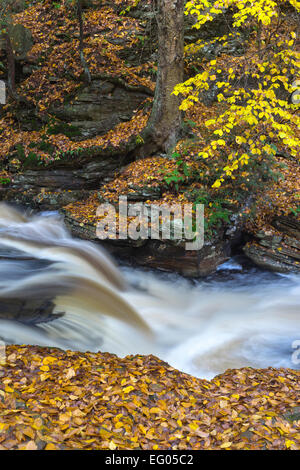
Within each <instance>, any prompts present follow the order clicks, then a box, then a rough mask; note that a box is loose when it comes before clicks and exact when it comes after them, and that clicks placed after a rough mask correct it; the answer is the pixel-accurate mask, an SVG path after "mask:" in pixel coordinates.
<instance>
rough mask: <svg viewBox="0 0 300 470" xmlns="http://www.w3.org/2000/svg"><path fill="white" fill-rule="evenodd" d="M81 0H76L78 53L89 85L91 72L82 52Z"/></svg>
mask: <svg viewBox="0 0 300 470" xmlns="http://www.w3.org/2000/svg"><path fill="white" fill-rule="evenodd" d="M81 1H82V0H77V19H78V24H79V53H80V62H81V65H82V68H83V71H84V80H85V82H86V83H87V84H88V85H90V84H91V82H92V78H91V73H90V69H89V66H88V64H87V61H86V60H85V57H84V52H83V20H82V5H81Z"/></svg>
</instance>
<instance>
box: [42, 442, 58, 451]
mask: <svg viewBox="0 0 300 470" xmlns="http://www.w3.org/2000/svg"><path fill="white" fill-rule="evenodd" d="M44 450H56V447H55V445H54V444H52V442H49V444H47V445H46V447H45V449H44Z"/></svg>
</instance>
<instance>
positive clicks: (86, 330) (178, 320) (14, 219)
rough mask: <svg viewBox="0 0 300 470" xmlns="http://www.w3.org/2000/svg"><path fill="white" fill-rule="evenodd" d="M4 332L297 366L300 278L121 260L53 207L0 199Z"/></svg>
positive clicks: (208, 373) (219, 365)
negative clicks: (30, 207) (161, 267)
mask: <svg viewBox="0 0 300 470" xmlns="http://www.w3.org/2000/svg"><path fill="white" fill-rule="evenodd" d="M227 272H228V273H229V274H228V275H226V273H227ZM0 339H2V340H3V341H5V342H7V343H16V344H38V345H42V346H54V347H59V348H62V349H72V350H80V351H99V350H101V351H102V352H105V351H107V352H111V353H115V354H118V355H119V356H125V355H127V354H150V353H151V354H155V355H157V356H159V357H160V358H161V359H164V360H166V361H167V362H169V363H170V364H171V365H172V366H174V367H177V368H179V369H180V370H183V371H186V372H189V373H191V374H193V375H196V376H200V377H207V378H209V377H212V376H214V375H215V374H217V373H220V372H223V371H224V370H226V369H227V368H236V367H244V366H251V367H268V366H272V367H290V368H297V367H298V368H299V365H298V364H297V363H296V362H295V361H294V362H293V360H292V357H293V352H294V350H293V345H294V344H295V342H296V341H299V340H300V278H299V276H296V275H291V276H283V275H277V274H272V273H267V272H263V271H259V270H258V269H254V268H253V269H252V270H249V271H248V272H245V273H244V272H243V271H241V270H240V269H239V265H238V264H237V263H236V262H231V263H227V265H224V267H223V268H222V267H220V269H219V270H218V273H217V274H216V276H215V277H212V278H208V279H205V280H187V279H184V278H182V277H181V276H177V275H167V274H165V273H164V274H159V273H157V272H156V273H155V272H150V271H146V270H141V269H133V268H125V267H122V268H120V267H118V266H117V264H116V263H115V261H114V260H113V259H111V257H110V256H109V255H108V254H107V253H106V251H105V250H103V248H102V247H101V245H100V243H91V242H87V241H83V240H76V239H74V238H72V237H71V235H70V234H69V232H68V231H67V230H66V228H65V226H64V223H63V218H62V217H61V216H60V215H59V214H57V213H42V214H37V215H29V214H26V213H22V212H20V211H18V210H16V209H14V208H12V207H11V206H8V205H5V204H0ZM299 358H300V354H299Z"/></svg>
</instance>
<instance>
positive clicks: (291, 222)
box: [243, 216, 300, 273]
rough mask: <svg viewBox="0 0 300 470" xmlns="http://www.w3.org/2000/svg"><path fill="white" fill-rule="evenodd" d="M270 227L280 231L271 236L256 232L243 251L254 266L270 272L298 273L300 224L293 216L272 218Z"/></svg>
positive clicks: (299, 263)
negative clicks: (278, 233)
mask: <svg viewBox="0 0 300 470" xmlns="http://www.w3.org/2000/svg"><path fill="white" fill-rule="evenodd" d="M272 225H273V226H274V227H275V228H276V229H277V230H279V231H280V235H273V234H269V233H266V232H263V231H260V232H258V233H257V234H256V235H255V237H254V239H253V240H252V241H250V242H248V243H247V244H246V246H244V248H243V251H244V253H245V255H246V256H248V258H250V259H251V260H252V261H253V262H254V263H255V264H257V265H258V266H260V267H262V268H264V269H270V270H271V271H276V272H281V273H288V272H300V222H299V220H297V219H296V218H295V217H294V216H280V217H276V218H274V220H273V222H272Z"/></svg>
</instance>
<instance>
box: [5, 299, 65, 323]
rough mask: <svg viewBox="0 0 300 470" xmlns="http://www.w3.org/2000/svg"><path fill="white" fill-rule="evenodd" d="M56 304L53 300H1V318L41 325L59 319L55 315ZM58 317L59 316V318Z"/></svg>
mask: <svg viewBox="0 0 300 470" xmlns="http://www.w3.org/2000/svg"><path fill="white" fill-rule="evenodd" d="M54 308H55V304H54V303H53V302H52V300H51V299H48V300H39V299H26V300H22V299H4V298H1V299H0V318H2V319H6V320H17V321H20V322H22V323H40V322H47V321H51V320H54V319H55V318H58V316H61V314H56V313H55V314H54V313H53V310H54ZM57 315H58V316H57Z"/></svg>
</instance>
